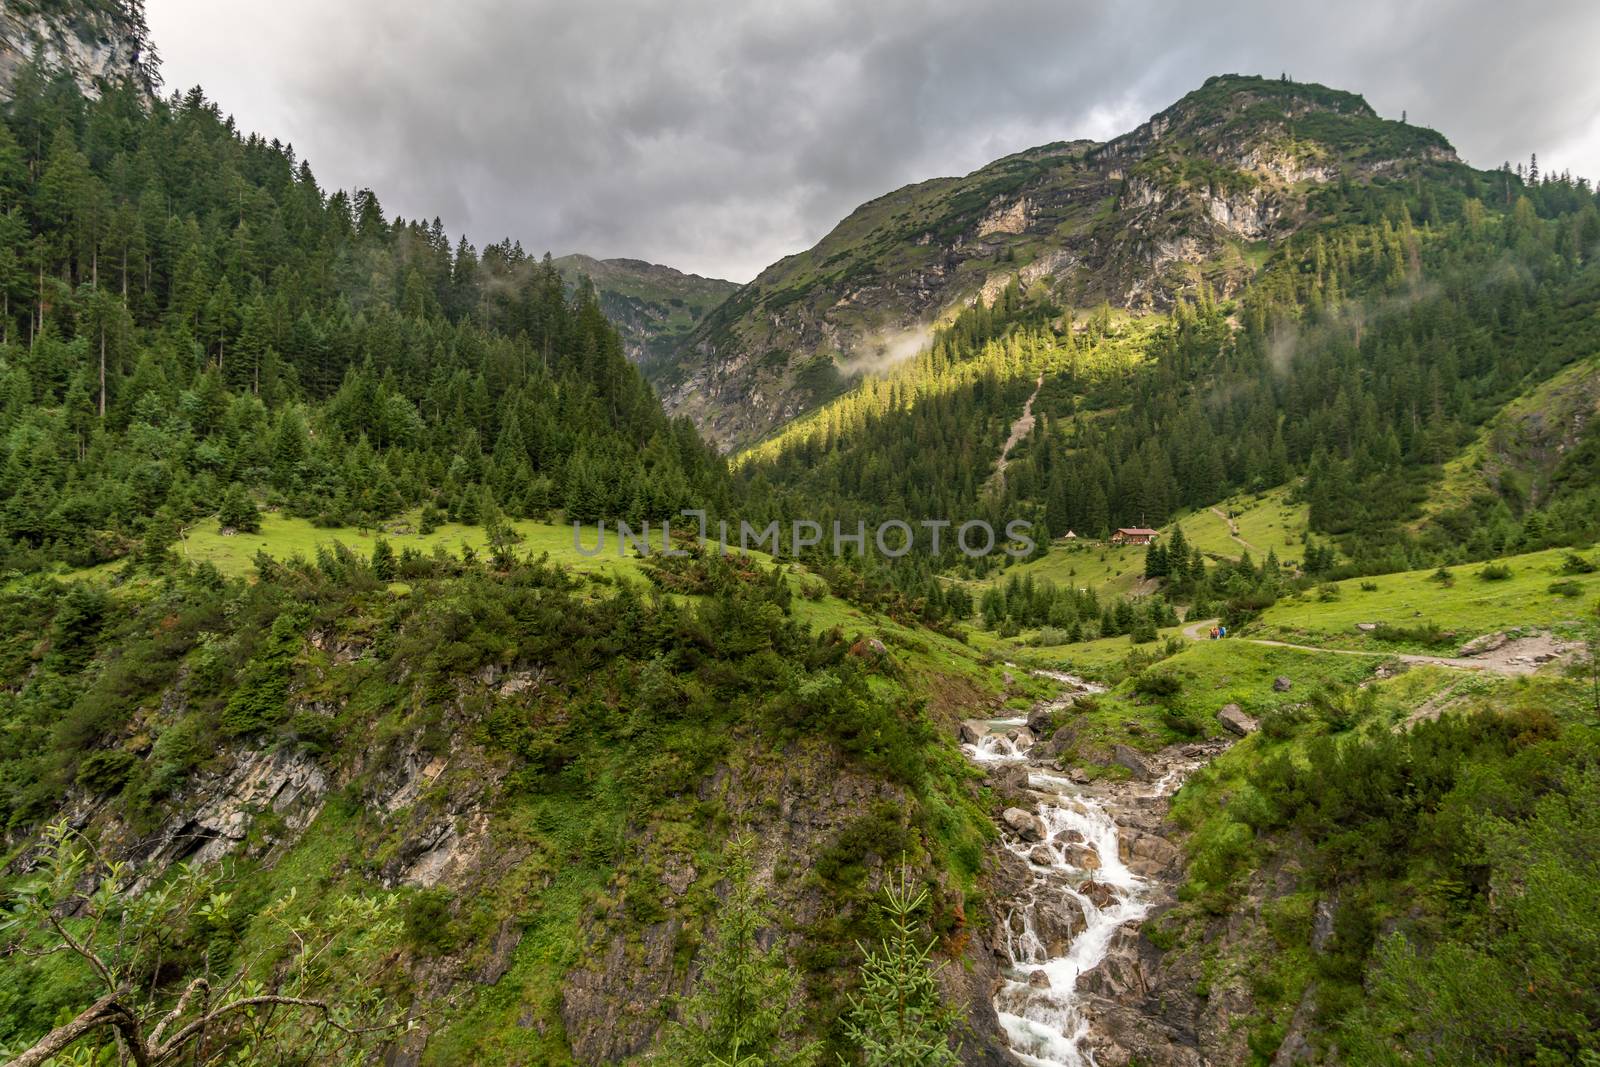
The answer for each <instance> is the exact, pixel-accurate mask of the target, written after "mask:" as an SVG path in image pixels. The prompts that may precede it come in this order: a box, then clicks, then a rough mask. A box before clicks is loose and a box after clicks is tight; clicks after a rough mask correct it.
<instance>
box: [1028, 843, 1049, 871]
mask: <svg viewBox="0 0 1600 1067" xmlns="http://www.w3.org/2000/svg"><path fill="white" fill-rule="evenodd" d="M1028 862H1030V863H1034V864H1037V865H1038V866H1040V867H1054V866H1055V863H1056V854H1055V853H1054V852H1051V851H1050V846H1049V845H1034V846H1033V848H1032V849H1031V850H1030V851H1029V852H1028Z"/></svg>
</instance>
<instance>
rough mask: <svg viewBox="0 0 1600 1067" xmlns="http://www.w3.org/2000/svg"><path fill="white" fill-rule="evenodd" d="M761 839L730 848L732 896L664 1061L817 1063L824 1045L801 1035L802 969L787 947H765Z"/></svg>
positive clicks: (697, 1064)
mask: <svg viewBox="0 0 1600 1067" xmlns="http://www.w3.org/2000/svg"><path fill="white" fill-rule="evenodd" d="M754 846H755V842H754V839H753V838H749V837H746V838H741V839H739V840H736V841H734V842H733V843H732V844H731V845H730V846H729V849H728V872H727V875H728V883H729V893H728V899H727V900H726V901H725V902H724V904H723V906H722V909H721V912H720V921H719V923H718V925H717V934H716V938H715V940H714V941H713V942H712V944H711V947H710V950H709V953H708V958H707V959H706V961H705V966H704V967H703V968H702V970H701V972H700V977H699V980H698V981H697V982H696V983H695V991H694V993H693V995H691V996H690V997H689V998H688V999H687V1000H686V1001H684V1002H683V1005H682V1013H681V1017H680V1020H679V1021H678V1022H676V1023H675V1024H674V1025H673V1028H672V1030H671V1032H670V1033H669V1034H668V1035H667V1039H666V1042H665V1044H664V1046H663V1049H662V1054H661V1057H660V1059H659V1060H658V1062H660V1063H662V1064H665V1065H670V1067H810V1065H811V1064H814V1063H815V1062H816V1061H817V1046H816V1045H815V1044H814V1043H802V1042H800V1041H799V1040H798V1038H797V1037H796V1036H795V1035H794V1033H793V1031H792V1029H791V1024H792V1022H793V1019H794V1014H793V1013H792V1012H791V1011H790V1003H791V1001H792V999H793V997H794V994H795V991H796V980H795V972H794V971H793V970H791V969H790V968H789V967H788V965H787V964H786V963H785V961H784V959H783V952H782V949H781V948H780V947H778V946H774V947H773V948H771V949H767V950H763V949H762V948H761V945H760V942H759V940H758V934H759V933H760V931H761V929H762V927H764V926H766V925H767V915H766V902H765V900H764V899H763V897H762V893H761V890H760V887H758V886H757V885H756V884H755V879H754V874H753V871H752V864H751V854H752V852H753V851H754Z"/></svg>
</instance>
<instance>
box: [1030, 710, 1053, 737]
mask: <svg viewBox="0 0 1600 1067" xmlns="http://www.w3.org/2000/svg"><path fill="white" fill-rule="evenodd" d="M1054 724H1055V713H1054V712H1052V711H1051V710H1050V709H1049V708H1048V707H1045V706H1040V707H1037V708H1034V709H1033V710H1032V711H1030V712H1028V729H1030V730H1032V731H1033V736H1035V737H1048V736H1050V730H1051V727H1052V726H1053V725H1054Z"/></svg>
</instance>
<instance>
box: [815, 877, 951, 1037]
mask: <svg viewBox="0 0 1600 1067" xmlns="http://www.w3.org/2000/svg"><path fill="white" fill-rule="evenodd" d="M927 902H928V892H927V890H926V889H923V888H921V887H920V886H916V887H914V886H912V884H911V880H910V877H909V875H908V873H907V872H906V870H905V869H904V868H903V867H902V868H901V871H900V877H899V880H898V881H897V882H894V883H891V884H889V885H888V886H886V887H885V888H884V893H883V900H882V901H881V902H880V904H879V908H880V909H881V912H882V915H883V917H884V919H885V920H887V922H888V925H889V936H888V937H886V938H884V940H883V943H882V945H881V946H880V947H879V948H877V949H875V950H873V951H870V952H867V954H866V955H867V958H866V962H864V963H863V964H862V965H861V991H860V993H858V994H856V995H854V996H852V997H851V998H850V1011H849V1012H848V1014H847V1015H846V1017H845V1023H844V1032H845V1034H846V1036H848V1037H849V1038H850V1040H851V1042H853V1043H854V1044H855V1047H856V1049H857V1050H858V1051H859V1052H860V1054H861V1062H862V1063H863V1064H865V1065H866V1067H953V1065H954V1064H957V1063H960V1062H961V1060H960V1057H959V1056H958V1055H957V1054H956V1050H954V1049H952V1048H951V1047H950V1040H949V1034H950V1030H951V1027H952V1026H954V1025H955V1023H956V1019H957V1016H956V1013H955V1012H954V1011H952V1010H951V1009H950V1008H948V1007H947V1006H946V1005H945V1004H944V1002H943V1000H942V999H941V998H940V995H939V983H938V980H937V979H936V978H935V977H934V968H933V964H932V954H933V944H932V942H924V941H923V940H922V937H921V929H920V927H921V924H920V922H919V921H918V919H917V915H918V913H919V912H920V911H921V910H922V908H923V906H924V905H926V904H927ZM863 951H866V950H865V949H863Z"/></svg>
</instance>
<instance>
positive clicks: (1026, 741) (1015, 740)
mask: <svg viewBox="0 0 1600 1067" xmlns="http://www.w3.org/2000/svg"><path fill="white" fill-rule="evenodd" d="M1006 737H1008V738H1010V739H1011V743H1012V744H1014V745H1016V746H1017V747H1018V748H1027V747H1028V746H1029V745H1031V744H1033V732H1032V731H1031V730H1029V729H1028V728H1027V727H1026V726H1019V727H1018V728H1017V729H1015V730H1012V731H1011V732H1010V733H1009V734H1006Z"/></svg>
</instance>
